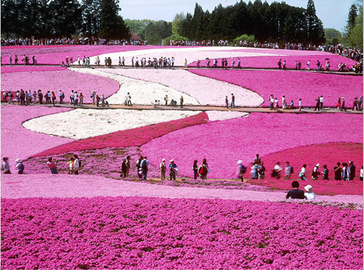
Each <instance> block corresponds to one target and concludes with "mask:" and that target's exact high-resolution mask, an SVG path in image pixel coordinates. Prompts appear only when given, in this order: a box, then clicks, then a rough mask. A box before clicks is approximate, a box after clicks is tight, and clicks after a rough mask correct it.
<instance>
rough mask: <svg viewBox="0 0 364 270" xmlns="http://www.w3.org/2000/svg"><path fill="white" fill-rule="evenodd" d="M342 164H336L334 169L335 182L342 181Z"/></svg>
mask: <svg viewBox="0 0 364 270" xmlns="http://www.w3.org/2000/svg"><path fill="white" fill-rule="evenodd" d="M340 165H341V164H340V162H338V163H336V167H334V173H335V180H341V167H340Z"/></svg>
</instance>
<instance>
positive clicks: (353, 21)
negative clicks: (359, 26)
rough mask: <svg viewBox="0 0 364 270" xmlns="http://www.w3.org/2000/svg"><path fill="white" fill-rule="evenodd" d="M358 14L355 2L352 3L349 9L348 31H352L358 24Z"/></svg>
mask: <svg viewBox="0 0 364 270" xmlns="http://www.w3.org/2000/svg"><path fill="white" fill-rule="evenodd" d="M357 16H358V8H357V7H356V5H355V4H352V5H351V7H350V10H349V16H348V24H347V30H348V32H350V31H351V29H353V28H354V27H355V24H356V17H357Z"/></svg>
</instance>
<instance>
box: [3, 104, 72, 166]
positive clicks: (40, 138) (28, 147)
mask: <svg viewBox="0 0 364 270" xmlns="http://www.w3.org/2000/svg"><path fill="white" fill-rule="evenodd" d="M69 110H70V109H67V108H48V107H36V106H26V107H25V106H24V107H20V106H14V105H13V106H12V105H7V106H4V105H2V106H1V157H8V158H9V162H10V165H11V168H10V169H11V171H13V173H15V165H16V163H15V159H17V158H20V159H22V160H24V159H27V158H28V157H30V156H32V155H34V154H36V153H39V152H42V151H45V150H47V149H49V148H52V147H55V146H58V145H62V144H66V143H69V142H72V141H74V140H72V139H66V138H60V137H52V136H48V135H45V134H40V133H37V132H33V131H30V130H28V129H25V128H24V127H23V126H22V125H21V124H22V123H23V122H24V121H27V120H29V119H32V118H35V117H40V116H44V115H49V114H54V113H60V112H67V111H69Z"/></svg>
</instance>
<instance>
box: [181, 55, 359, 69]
mask: <svg viewBox="0 0 364 270" xmlns="http://www.w3.org/2000/svg"><path fill="white" fill-rule="evenodd" d="M269 53H270V52H269ZM282 54H283V55H281V56H263V57H262V56H252V57H240V62H241V67H243V68H278V61H279V59H282V63H283V61H284V60H286V62H287V68H288V69H295V68H296V61H297V62H298V61H301V69H307V62H308V61H310V69H311V70H315V69H316V68H317V65H316V63H317V60H318V61H320V63H321V64H322V65H323V67H324V68H326V66H325V65H326V62H327V61H330V70H338V65H339V64H340V63H345V64H346V65H347V66H350V67H351V66H353V65H354V64H355V63H357V62H356V61H354V60H351V59H348V58H346V57H343V56H340V55H335V54H316V55H305V54H300V55H299V54H297V55H288V56H285V51H283V52H282ZM238 55H239V54H238V53H237V57H234V58H233V59H234V62H235V65H234V66H235V68H236V67H237V65H238ZM212 60H213V59H212ZM221 60H222V59H218V66H219V67H221ZM227 61H228V67H231V58H229V59H227ZM212 64H213V63H212V62H210V65H211V66H212ZM188 66H189V67H196V66H197V61H194V62H193V63H191V64H189V65H188ZM200 66H202V67H206V60H202V59H201V60H200Z"/></svg>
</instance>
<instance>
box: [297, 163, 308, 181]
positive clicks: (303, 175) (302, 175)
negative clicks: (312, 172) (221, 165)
mask: <svg viewBox="0 0 364 270" xmlns="http://www.w3.org/2000/svg"><path fill="white" fill-rule="evenodd" d="M306 167H307V165H306V164H303V166H302V168H301V171H300V173H299V174H298V177H299V178H300V179H301V180H307V179H306Z"/></svg>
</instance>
